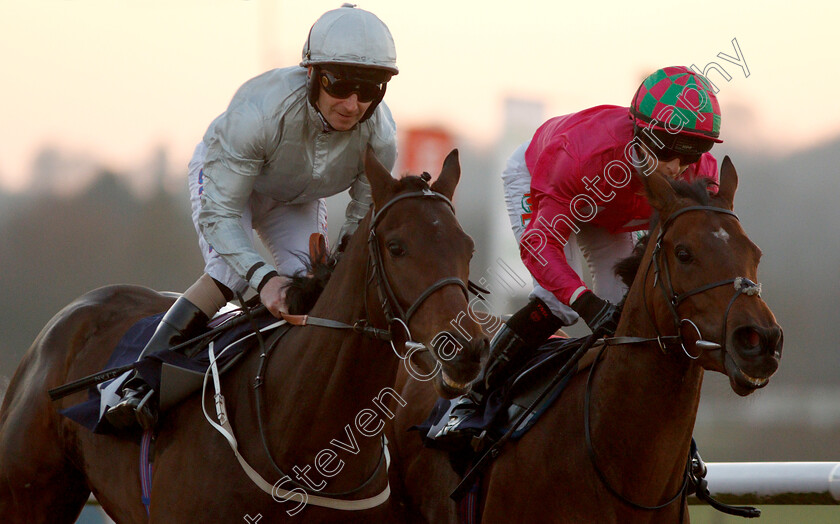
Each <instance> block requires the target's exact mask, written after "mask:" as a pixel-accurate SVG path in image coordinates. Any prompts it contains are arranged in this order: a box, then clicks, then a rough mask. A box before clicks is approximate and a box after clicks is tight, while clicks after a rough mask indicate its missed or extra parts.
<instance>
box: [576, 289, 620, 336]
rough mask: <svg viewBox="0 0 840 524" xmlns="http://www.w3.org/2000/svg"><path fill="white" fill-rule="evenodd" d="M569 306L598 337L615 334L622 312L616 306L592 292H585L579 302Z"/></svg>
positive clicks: (578, 299)
mask: <svg viewBox="0 0 840 524" xmlns="http://www.w3.org/2000/svg"><path fill="white" fill-rule="evenodd" d="M569 305H570V306H571V307H572V309H574V310H575V311H576V312H577V314H578V315H580V318H582V319H583V320H584V322H586V325H587V326H589V329H591V330H592V333H593V334H595V335H596V336H599V337H602V336H611V335H614V334H615V329H616V327H618V319H619V317H620V316H621V310H620V309H618V307H617V306H616V305H615V304H613V303H611V302H609V301H607V300H603V299H602V298H599V297H598V296H597V295H595V293H593V292H591V291H584V292H583V294H581V295H580V296H579V297H578V298H577V300H575V301H574V302H573V303H571V304H569Z"/></svg>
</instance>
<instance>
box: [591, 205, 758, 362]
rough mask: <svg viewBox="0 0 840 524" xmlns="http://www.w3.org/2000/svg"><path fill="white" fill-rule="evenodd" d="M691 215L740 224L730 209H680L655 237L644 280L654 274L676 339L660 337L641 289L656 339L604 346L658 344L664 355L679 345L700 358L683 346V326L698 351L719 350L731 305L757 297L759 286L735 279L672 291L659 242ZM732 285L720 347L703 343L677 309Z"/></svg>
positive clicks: (611, 342)
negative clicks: (676, 223)
mask: <svg viewBox="0 0 840 524" xmlns="http://www.w3.org/2000/svg"><path fill="white" fill-rule="evenodd" d="M690 211H710V212H714V213H722V214H726V215H730V216H733V217H735V219H736V220H740V219H739V218H738V215H737V214H735V212H734V211H730V210H729V209H724V208H720V207H714V206H688V207H684V208H682V209H679V210H677V211H675V212H674V213H672V214H671V215H670V216H669V217H668V218H667V219H666V220H665V221H664V222H663V223H662V225H661V226H660V228H659V233H658V234H657V236H656V244H655V245H654V248H653V253H652V254H651V259H650V262H648V265H647V268H646V270H645V281H646V280H647V277H648V275H649V274H650V272H651V270H653V285H654V287H657V288H659V290H660V291H661V292H662V295H663V297H664V298H665V303H666V304H668V310H669V311H670V312H671V316H672V318H673V320H674V332H675V333H676V334H675V335H662V334H660V333H659V329H658V328H657V327H656V322H654V320H653V315H652V314H651V312H650V310H649V309H648V307H647V288H643V289H642V293H643V300H644V302H645V312H646V313H647V316H648V320H649V321H650V324H651V325H652V326H653V329H654V331H655V332H656V337H655V338H640V337H612V338H608V339H606V341H605V342H606V345H610V346H618V345H622V344H637V343H641V342H652V341H656V342H657V343H658V344H659V347H660V349H662V351H663V352H667V350H668V348H669V346H671V345H674V344H679V346H681V347H682V349H683V352H684V353H685V354H686V356H688V357H689V358H691V359H692V360H695V359H697V358H699V355H696V356H695V355H691V354H690V353H689V352H688V350H687V349H686V347H685V343H684V341H683V337H682V335H681V330H680V328H681V327H682V325H683V324H686V323H687V324H690V325H691V326H692V327H694V329H695V331H696V332H697V335H698V337H699V340H697V341H696V342H695V343H694V345H695V346H696V347H697V348H699V349H701V350H707V349H719V348H722V347H723V346H725V344H726V322H727V319H728V318H729V312H730V310H731V309H732V305H733V304H734V303H735V299H737V298H738V297H739V296H740V295H742V294H743V295H750V296H752V295H755V296H759V295H760V293H761V284H756V283H755V282H753V281H752V280H750V279H748V278H747V277H740V276H739V277H734V278H728V279H724V280H719V281H717V282H712V283H710V284H704V285H702V286H698V287H696V288H694V289H692V290H690V291H685V292H683V293H677V292H676V291H674V285H673V283H672V282H671V271H670V269H669V266H668V261H667V259H665V258H664V253H663V251H662V240H663V238H664V237H665V233H666V231H667V230H668V227H669V226H671V225H672V224H673V223H674V221H675V220H676V219H677V217H679V216H682V215H684V214H685V213H688V212H690ZM728 285H732V286H733V287H734V288H735V292H734V294H733V295H732V298H731V299H730V300H729V303H728V305H727V306H726V311H725V312H724V314H723V323H722V327H721V337H720V343H717V342H711V341H708V340H703V336H702V334H701V333H700V329H699V328H698V327H697V325H696V324H695V323H694V322H693V321H692V320H691V319H687V318H680V314H679V313H678V312H677V308H678V307H679V306H680V304H682V303H683V302H684V301H685V300H686V299H688V298H690V297H692V296H694V295H699V294H700V293H704V292H706V291H709V290H711V289H715V288H718V287H721V286H728Z"/></svg>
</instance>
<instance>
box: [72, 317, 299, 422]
mask: <svg viewBox="0 0 840 524" xmlns="http://www.w3.org/2000/svg"><path fill="white" fill-rule="evenodd" d="M240 314H241V313H240ZM163 315H164V313H160V314H158V315H154V316H151V317H147V318H144V319H142V320H140V321H139V322H137V323H136V324H134V325H133V326H132V327H131V328H129V330H128V331H127V332H126V333H125V335H123V337H122V339H121V340H120V342H119V343H118V344H117V346H116V347H115V348H114V350H113V352H112V353H111V357H110V358H109V359H108V363H107V364H105V367H104V368H103V370H108V369H112V368H117V367H121V366H125V365H127V364H131V363H132V362H135V361H137V357H138V356H139V355H140V353H141V352H142V351H143V348H145V347H146V343H147V342H148V341H149V339H151V338H152V335H153V334H154V332H155V329H157V326H158V324H159V323H160V320H161V318H163ZM236 316H238V315H237V314H236V313H227V314H223V315H221V316H217V317H216V318H214V319H213V321H211V323H210V326H211V327H213V326H218V325H220V324H221V325H223V324H225V323H227V322H229V321H230V320H231V319H233V318H235V317H236ZM254 322H255V324H256V325H257V326H258V328H259V329H260V331H261V332H262V333H263V334H264V335H267V334H268V333H269V332H273V331H274V330H276V329H278V328H280V327H281V326H287V325H288V324H285V323H284V322H281V321H278V320H277V319H276V318H274V317H273V316H271V315H270V314H269V313H264V314H262V315H258V316H255V317H254ZM284 329H286V328H285V327H284ZM211 341H212V342H213V344H214V346H213V353H214V354H215V355H216V364H217V366H218V368H219V372H220V373H224V372H225V371H227V370H229V369H231V367H232V366H233V365H234V364H235V363H236V362H238V360H239V359H240V357H242V356H243V355H244V354H245V352H247V350H248V349H250V348H252V347H254V346H256V345H257V340H256V337H255V333H254V329H253V327H252V326H251V324H250V322H244V323H241V324H239V325H237V326H233V327H231V328H230V329H229V330H223V331H221V332H220V333H219V334H217V335H214V336H213V338H212V339H210V340H205V341H203V342H200V343H197V344H196V346H194V347H190V348H188V349H187V350H186V351H185V352H184V353H186V354H188V355H191V356H190V357H186V356H184V355H183V354H181V353H179V352H176V351H169V350H164V351H160V352H158V353H152V354H149V355H146V356H144V357H143V359H142V360H140V361H139V362H137V363H136V365H135V369H136V370H137V373H138V374H139V375H140V377H141V378H142V379H143V380H144V381H146V383H148V384H149V385H150V386H151V387H152V388H153V389H154V390H155V391H157V392H159V395H160V397H159V398H160V400H159V405H160V412H161V413H163V412H165V411H166V410H167V409H170V408H171V407H173V406H175V405H177V404H178V403H179V402H181V401H182V400H184V399H185V398H186V397H188V396H190V395H191V394H192V393H194V392H195V391H198V390H199V389H201V386H202V384H203V381H204V374H205V372H206V371H207V369H208V367H209V366H210V357H209V355H208V348H209V344H210V342H211ZM131 374H132V371H126V372H125V373H123V374H122V375H120V376H119V377H117V378H115V379H112V380H109V381H106V382H103V383H101V384H99V385H98V386H96V387H91V388H89V389H88V400H87V401H85V402H82V403H80V404H76V405H74V406H70V407H68V408H66V409H63V410H61V411H60V413H61V414H62V415H64V416H66V417H67V418H69V419H70V420H73V421H75V422H78V423H79V424H81V425H82V426H84V427H86V428H88V429H89V430H91V431H93V432H94V433H114V429H113V428H112V427H111V426H110V424H108V422H107V421H105V419H104V418H103V415H104V413H105V411H106V410H107V409H108V408H109V407H110V406H113V405H114V404H116V403H117V402H119V400H120V395H119V392H120V390H121V389H122V384H123V383H124V382H125V381H126V380H127V379H128V378H129V377H130V376H131Z"/></svg>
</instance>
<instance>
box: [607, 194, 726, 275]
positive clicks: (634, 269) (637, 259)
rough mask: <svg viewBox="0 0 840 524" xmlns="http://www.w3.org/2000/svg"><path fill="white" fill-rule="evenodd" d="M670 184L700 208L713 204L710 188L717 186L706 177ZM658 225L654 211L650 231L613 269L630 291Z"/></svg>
mask: <svg viewBox="0 0 840 524" xmlns="http://www.w3.org/2000/svg"><path fill="white" fill-rule="evenodd" d="M668 182H669V183H670V184H671V187H672V188H673V189H674V191H675V192H676V193H677V196H679V197H682V198H686V199H689V200H692V201H693V202H694V204H696V205H700V206H708V205H710V204H711V199H712V195H711V193H709V187H711V186H717V183H716V182H715V181H714V180H712V179H710V178H706V177H697V178H695V179H694V180H692V181H690V182H687V181H685V180H672V179H668ZM657 224H659V212H657V211H656V210H654V212H653V214H652V215H651V217H650V229H648V232H647V233H646V234H645V235H644V236H643V237H642V238H640V239H639V240H638V242H636V246H635V247H634V248H633V252H632V253H631V254H630V256H629V257H627V258H624V259H622V260H619V261H618V262H617V263H616V265H615V267H614V268H613V270H614V271H615V274H616V276H618V278H620V279H621V281H622V282H624V285H626V286H627V289H630V286H632V285H633V280H635V278H636V273H638V271H639V266H640V265H641V263H642V257H644V254H645V249H646V248H647V244H648V240H649V239H650V234H651V232H652V231H653V230H654V228H655V227H656V226H657Z"/></svg>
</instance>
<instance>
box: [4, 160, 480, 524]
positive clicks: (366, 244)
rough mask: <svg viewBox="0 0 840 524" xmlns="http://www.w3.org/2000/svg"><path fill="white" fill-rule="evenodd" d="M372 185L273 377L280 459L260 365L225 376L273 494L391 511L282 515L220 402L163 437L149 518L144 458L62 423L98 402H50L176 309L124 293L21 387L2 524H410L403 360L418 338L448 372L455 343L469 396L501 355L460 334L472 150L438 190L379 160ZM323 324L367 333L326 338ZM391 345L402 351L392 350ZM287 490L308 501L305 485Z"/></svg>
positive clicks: (20, 378)
mask: <svg viewBox="0 0 840 524" xmlns="http://www.w3.org/2000/svg"><path fill="white" fill-rule="evenodd" d="M365 171H366V174H367V177H368V180H369V181H370V185H371V188H372V196H373V208H372V212H371V213H368V215H367V216H366V218H365V219H364V220H362V221H361V223H360V225H359V227H358V229H357V231H356V233H355V234H354V235H353V236H352V238H351V239H350V241H349V243H348V245H347V246H346V249H345V250H344V252H343V253H342V255H341V258H340V260H339V262H338V264H337V265H336V267H335V270H334V273H333V275H332V278H331V279H330V280H329V282H328V284H327V287H326V289H325V290H324V292H323V293H322V294H321V296H320V298H319V299H318V300H317V302H316V304H315V305H314V307H313V308H312V310H311V311H310V312H309V317H308V318H309V319H310V321H311V322H310V323H309V324H308V325H307V326H306V327H294V328H292V329H290V330H289V331H288V332H287V334H285V335H284V336H283V338H281V339H280V341H279V345H278V346H277V348H276V350H274V352H273V353H272V355H273V358H271V359H270V360H269V361H268V364H267V367H266V368H265V372H264V374H263V375H262V377H261V378H262V381H263V387H264V388H265V390H264V391H265V399H266V404H264V407H265V406H267V408H268V409H266V410H265V411H266V414H265V416H264V420H263V422H264V424H265V429H266V430H267V431H266V434H267V435H268V442H267V444H266V446H265V447H266V449H263V446H262V445H261V442H260V438H259V436H258V435H259V434H260V432H259V430H258V426H257V422H256V418H257V411H258V410H257V409H256V408H255V402H254V392H253V391H254V386H253V384H254V379H255V374H256V372H257V369H258V367H259V366H260V364H261V362H260V361H261V355H260V354H259V353H260V352H259V351H251V352H249V353H247V354H246V356H245V357H244V358H243V360H241V361H240V363H239V364H238V365H237V366H236V367H235V368H234V369H232V370H231V371H229V372H228V373H226V374H224V375H222V377H221V388H222V392H223V394H224V396H225V397H226V399H227V400H226V404H227V410H228V416H229V421H230V423H231V425H232V427H233V429H234V431H235V432H236V436H237V437H238V439H239V451H240V453H241V454H242V456H243V457H244V459H246V460H247V462H248V463H250V464H251V465H252V466H253V468H254V469H255V470H256V472H257V473H258V474H259V475H260V476H261V477H263V479H265V478H269V479H274V478H277V479H280V475H279V474H277V473H275V471H274V470H273V469H272V466H271V464H272V462H270V458H271V460H274V461H276V464H279V467H278V469H280V471H284V472H286V473H287V475H289V476H290V478H291V476H292V475H294V478H292V479H291V480H292V481H295V482H297V483H298V486H302V487H303V488H307V489H306V492H307V493H308V495H309V497H308V499H309V500H310V502H311V500H312V499H314V498H315V497H316V496H323V497H326V498H333V499H340V500H342V501H343V500H347V501H350V502H352V501H357V500H361V499H365V500H366V499H369V498H371V497H374V498H375V497H376V495H377V494H379V495H382V494H384V495H386V497H385V498H384V500H385V503H382V504H379V505H376V506H374V507H372V508H370V509H360V510H355V511H341V510H337V509H330V508H324V507H320V506H316V505H315V504H312V503H310V504H308V505H307V506H305V507H301V501H302V500H303V498H304V495H303V489H302V488H301V490H300V491H299V492H297V493H298V494H299V496H298V498H294V497H293V498H290V499H288V500H283V499H278V500H276V501H275V500H274V499H275V497H274V496H273V495H274V493H273V492H272V496H270V495H269V494H268V493H266V492H264V491H261V490H260V489H259V488H258V487H257V485H256V482H252V481H251V480H250V479H249V477H248V476H246V473H245V472H244V471H243V468H242V467H241V466H240V464H239V463H237V459H236V458H235V456H234V453H233V451H232V450H231V448H230V447H229V445H228V442H227V441H226V440H225V438H223V437H222V436H221V435H220V434H219V433H217V432H216V431H215V430H214V429H213V428H211V426H210V425H209V424H208V423H207V421H205V420H204V418H203V414H202V407H208V406H209V411H210V412H211V413H212V412H213V401H212V398H208V399H205V400H204V401H202V399H201V398H200V395H193V396H191V397H189V398H188V399H187V400H185V401H184V402H183V403H181V404H179V405H178V406H176V407H175V408H173V409H172V410H171V411H169V412H168V413H167V414H166V416H165V417H163V419H162V420H161V422H160V424H159V425H158V428H157V431H158V433H157V438H156V442H155V446H154V451H153V453H152V455H153V458H154V462H153V464H154V468H153V477H152V489H151V497H150V499H151V501H150V506H149V508H148V515H147V509H146V507H145V506H144V504H143V503H141V486H140V466H139V461H138V456H139V455H138V454H139V451H140V446H139V445H138V443H137V442H132V441H129V440H124V439H119V438H116V437H114V436H110V435H101V434H93V433H91V432H90V431H88V430H87V429H84V428H82V427H81V426H79V425H78V424H76V423H74V422H71V421H70V420H68V419H66V418H64V417H62V416H61V415H59V414H58V409H61V408H64V407H67V406H70V405H74V404H77V403H79V402H81V401H83V400H85V399H86V398H87V397H86V395H85V393H75V394H74V395H71V396H69V397H67V398H64V399H61V400H60V401H57V402H51V400H50V397H49V396H48V394H47V391H48V390H49V389H51V388H55V387H56V386H60V385H62V384H65V383H67V382H69V381H72V380H74V379H78V378H79V377H83V376H86V375H90V374H92V373H96V372H97V371H99V370H100V369H102V367H103V366H104V365H105V363H106V361H107V360H108V356H109V353H110V351H111V349H112V348H114V346H115V345H116V344H117V342H118V341H119V340H120V338H121V336H122V335H123V333H125V332H126V330H127V329H128V328H129V327H130V326H132V325H133V324H134V323H135V322H136V321H138V320H139V319H141V318H144V317H148V316H150V315H153V314H155V313H159V312H162V311H165V310H166V309H167V308H168V307H169V305H170V304H171V303H172V300H173V299H172V297H171V296H166V295H164V294H160V293H157V292H154V291H152V290H149V289H147V288H142V287H134V286H111V287H105V288H100V289H98V290H95V291H92V292H89V293H88V294H86V295H84V296H82V297H81V298H79V299H77V300H76V301H74V302H73V303H71V304H70V305H68V306H67V307H65V308H64V309H62V310H61V311H60V312H59V313H58V314H56V315H55V317H53V318H52V320H50V322H49V323H48V324H47V325H46V327H44V329H43V330H42V331H41V333H40V334H39V335H38V337H37V339H36V340H35V342H34V343H33V345H32V346H31V347H30V348H29V350H28V352H27V353H26V354H25V356H24V357H23V360H22V362H21V364H20V366H19V367H18V369H17V371H16V373H15V375H14V377H13V379H12V381H11V383H10V385H9V388H8V391H7V392H6V395H5V399H4V402H3V405H2V408H1V409H0V522H4V523H21V524H23V523H25V524H37V523H47V522H49V523H53V524H56V523H59V524H60V523H72V522H75V520H76V518H77V516H78V514H79V512H80V511H81V510H82V507H83V506H84V504H85V502H86V501H87V499H88V496H89V494H90V493H91V492H92V493H93V495H94V496H95V497H96V499H97V500H98V501H99V502H100V503H101V505H102V507H103V509H104V510H105V512H106V513H108V515H110V516H111V518H113V519H114V520H115V521H117V522H119V523H121V524H122V523H140V522H162V523H180V522H242V521H243V518H244V519H246V520H248V519H250V520H249V521H250V522H256V519H257V515H261V516H262V517H264V518H265V520H264V522H287V521H288V522H292V521H294V519H295V518H297V519H299V520H298V522H307V523H312V522H316V523H320V522H342V523H345V522H364V523H371V522H389V523H390V522H399V521H401V520H402V517H401V516H400V513H399V511H397V508H395V507H394V505H393V504H391V500H390V499H388V497H387V486H388V480H387V472H386V469H385V467H383V466H384V462H385V460H384V459H383V457H385V456H386V451H385V450H384V449H383V447H382V440H381V428H382V426H384V421H386V420H388V416H389V415H390V417H393V415H394V414H393V413H392V412H390V411H389V410H388V409H386V408H383V407H382V406H383V404H382V403H383V401H384V400H391V399H396V391H394V390H393V389H392V386H393V384H394V381H395V377H396V373H397V369H398V367H399V366H400V363H401V360H400V358H398V357H401V358H402V357H403V354H404V349H405V345H406V341H407V340H408V339H409V338H410V339H411V340H413V341H415V344H416V343H419V344H424V345H426V346H427V347H428V348H430V349H431V351H430V352H431V353H434V354H435V356H436V357H437V356H438V355H437V354H436V351H437V350H438V349H439V347H438V346H439V344H440V343H439V342H435V341H434V340H435V337H438V338H440V337H439V335H440V334H441V333H445V334H448V335H449V336H451V337H452V340H459V341H460V342H461V344H462V346H461V350H460V351H459V352H458V353H457V354H456V355H451V354H450V355H447V356H446V358H443V359H440V360H439V364H440V366H441V368H442V373H440V374H439V375H438V377H437V378H436V379H435V383H436V384H437V385H438V387H439V388H440V389H441V392H442V393H444V394H449V395H455V394H459V393H461V392H462V389H461V388H463V387H464V386H463V385H464V384H468V383H469V382H470V381H471V380H472V379H473V378H474V377H475V376H476V374H477V373H478V371H479V368H480V359H481V355H482V353H484V352H486V345H487V339H486V336H484V335H483V334H482V332H481V329H480V326H478V325H477V324H471V323H470V322H461V324H460V329H461V330H462V331H461V333H456V332H452V326H451V324H450V321H451V320H452V319H453V318H455V316H456V315H457V314H458V313H459V312H460V311H463V310H465V309H466V307H467V284H466V283H467V282H468V276H469V275H468V273H469V261H470V258H471V256H472V252H473V242H472V239H471V238H470V237H469V236H468V235H467V234H466V233H465V232H464V231H463V230H462V229H461V227H460V225H459V223H458V220H457V218H456V216H455V213H454V208H453V207H452V204H451V198H452V196H453V193H454V191H455V187H456V185H457V183H458V180H459V178H460V165H459V162H458V155H457V150H455V151H453V152H452V153H450V155H449V156H448V157H447V159H446V161H445V162H444V165H443V169H442V171H441V174H440V176H439V178H438V179H437V180H436V181H435V183H434V184H432V185H431V187H430V186H429V185H428V184H427V180H428V177H424V178H421V177H417V176H409V177H405V178H403V179H400V180H397V179H394V178H392V177H391V175H390V173H389V172H388V171H387V170H386V169H385V168H384V167H383V166H382V165H381V164H380V163H379V162H378V161H377V159H376V158H375V156H374V155H373V153H372V150H370V149H368V151H367V154H366V157H365ZM374 212H375V213H374ZM318 318H320V319H328V320H329V321H330V322H332V323H334V324H335V323H341V324H343V325H344V326H345V327H348V328H349V327H351V326H353V327H354V329H343V330H340V329H334V328H332V327H322V326H319V325H313V324H315V322H314V321H313V320H312V319H318ZM397 326H398V327H397ZM391 328H393V329H391ZM389 330H390V338H391V339H392V340H391V341H388V340H386V339H387V338H389V337H387V336H383V335H382V334H383V333H385V334H387V333H388V332H389ZM408 333H410V335H409V334H408ZM462 333H464V334H462ZM467 337H469V340H470V341H469V342H468V341H467V340H465V338H467ZM395 353H396V354H395ZM424 353H428V352H424ZM260 369H262V368H260ZM258 378H259V377H258ZM202 402H203V403H204V406H202ZM397 402H398V401H397ZM281 486H282V489H285V490H287V491H289V490H291V492H292V493H295V491H294V490H292V486H293V484H292V483H285V484H282V485H281ZM296 489H297V488H296ZM318 490H320V491H318ZM292 510H295V511H294V512H293V511H292ZM300 511H302V512H303V513H301V514H300V515H297V513H298V512H300Z"/></svg>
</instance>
